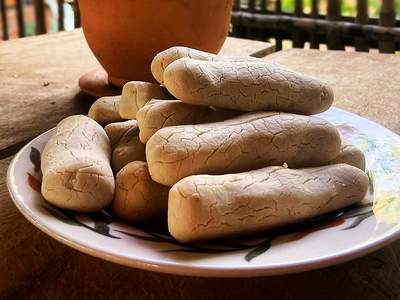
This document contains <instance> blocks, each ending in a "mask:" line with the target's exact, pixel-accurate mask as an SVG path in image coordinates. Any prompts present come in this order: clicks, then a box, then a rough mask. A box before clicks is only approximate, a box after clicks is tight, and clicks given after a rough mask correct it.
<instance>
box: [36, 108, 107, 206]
mask: <svg viewBox="0 0 400 300" xmlns="http://www.w3.org/2000/svg"><path fill="white" fill-rule="evenodd" d="M110 155H111V146H110V141H109V139H108V137H107V135H106V133H105V131H104V130H103V128H102V127H101V126H100V125H99V124H98V123H96V122H95V121H93V120H92V119H90V118H88V117H86V116H82V115H77V116H71V117H68V118H66V119H64V120H62V121H61V122H60V123H59V124H58V125H57V127H56V129H55V132H54V134H53V136H52V137H51V138H50V140H49V141H48V143H47V145H46V147H45V148H44V150H43V153H42V157H41V169H42V173H43V179H42V195H43V197H44V198H45V199H46V200H47V201H49V202H50V203H52V204H54V205H56V206H58V207H61V208H64V209H71V210H75V211H81V212H90V211H97V210H100V209H102V208H104V207H106V206H107V205H108V204H109V203H110V202H111V200H112V198H113V195H114V176H113V172H112V170H111V166H110Z"/></svg>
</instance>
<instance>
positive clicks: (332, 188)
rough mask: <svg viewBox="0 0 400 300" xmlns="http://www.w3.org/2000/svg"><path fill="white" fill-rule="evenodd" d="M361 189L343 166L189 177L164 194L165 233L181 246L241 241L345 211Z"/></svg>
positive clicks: (361, 177)
mask: <svg viewBox="0 0 400 300" xmlns="http://www.w3.org/2000/svg"><path fill="white" fill-rule="evenodd" d="M367 189H368V177H367V176H366V174H365V173H364V172H363V171H361V170H359V169H358V168H355V167H353V166H349V165H346V164H336V165H330V166H324V167H316V168H306V169H298V170H294V169H287V168H283V167H267V168H263V169H259V170H254V171H251V172H246V173H239V174H227V175H216V176H211V175H196V176H190V177H187V178H184V179H183V180H181V181H179V182H178V183H177V184H175V185H174V186H173V187H172V188H171V190H170V192H169V199H168V228H169V231H170V232H171V234H172V236H173V237H174V238H175V239H177V240H178V241H181V242H195V241H206V240H212V239H219V238H226V237H231V236H238V235H245V234H249V233H255V232H258V231H262V230H267V229H270V228H273V227H276V226H281V225H287V224H291V223H296V222H300V221H303V220H306V219H308V218H311V217H314V216H318V215H321V214H324V213H328V212H331V211H334V210H337V209H339V208H342V207H345V206H348V205H351V204H353V203H356V202H358V201H361V200H362V199H363V198H364V196H365V194H366V192H367Z"/></svg>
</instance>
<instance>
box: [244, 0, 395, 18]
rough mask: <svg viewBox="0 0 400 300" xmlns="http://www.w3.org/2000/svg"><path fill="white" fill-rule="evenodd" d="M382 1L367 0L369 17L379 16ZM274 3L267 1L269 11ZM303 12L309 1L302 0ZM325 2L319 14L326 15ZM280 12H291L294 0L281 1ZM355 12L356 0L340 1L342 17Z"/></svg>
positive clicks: (321, 0) (308, 8)
mask: <svg viewBox="0 0 400 300" xmlns="http://www.w3.org/2000/svg"><path fill="white" fill-rule="evenodd" d="M381 1H382V0H368V7H369V16H370V17H377V16H379V9H380V6H381ZM247 2H248V1H247V0H242V3H247ZM274 3H275V1H269V5H270V7H269V9H271V10H273V7H274ZM395 3H396V12H397V15H398V16H399V15H400V0H395ZM303 5H304V12H305V13H309V12H310V11H311V0H303ZM326 6H327V0H320V1H319V13H320V14H326ZM282 10H283V11H285V12H292V11H293V10H294V0H282ZM356 12H357V0H342V15H343V16H355V15H356Z"/></svg>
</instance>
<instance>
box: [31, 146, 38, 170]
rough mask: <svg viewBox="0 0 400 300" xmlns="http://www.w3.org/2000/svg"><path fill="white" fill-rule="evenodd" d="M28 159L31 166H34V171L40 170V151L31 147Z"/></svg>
mask: <svg viewBox="0 0 400 300" xmlns="http://www.w3.org/2000/svg"><path fill="white" fill-rule="evenodd" d="M29 159H30V161H31V163H32V164H33V166H34V167H35V172H39V171H40V151H39V150H38V149H36V148H35V147H31V152H30V153H29Z"/></svg>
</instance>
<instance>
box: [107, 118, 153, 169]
mask: <svg viewBox="0 0 400 300" xmlns="http://www.w3.org/2000/svg"><path fill="white" fill-rule="evenodd" d="M104 130H105V131H106V133H107V135H108V137H109V138H110V141H111V145H112V148H113V150H112V159H111V165H112V167H113V170H114V172H118V171H119V170H121V169H122V168H123V167H124V166H125V165H126V164H128V163H130V162H132V161H136V160H140V161H145V160H146V153H145V147H146V146H145V145H144V144H142V143H141V142H140V139H139V127H138V124H137V121H136V120H129V121H125V122H117V123H111V124H109V125H107V126H106V127H105V128H104Z"/></svg>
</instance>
